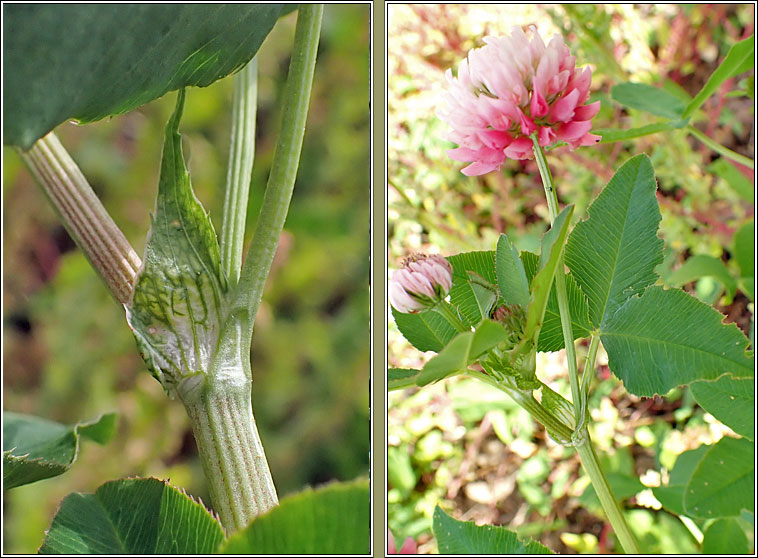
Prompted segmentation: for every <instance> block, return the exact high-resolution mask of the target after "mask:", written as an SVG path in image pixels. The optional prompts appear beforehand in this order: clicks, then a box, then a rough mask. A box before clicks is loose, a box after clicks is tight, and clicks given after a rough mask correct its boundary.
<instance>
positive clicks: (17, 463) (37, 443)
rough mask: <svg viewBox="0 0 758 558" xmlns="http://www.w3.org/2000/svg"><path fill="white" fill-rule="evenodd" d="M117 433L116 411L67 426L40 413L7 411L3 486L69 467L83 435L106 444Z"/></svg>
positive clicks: (29, 480)
mask: <svg viewBox="0 0 758 558" xmlns="http://www.w3.org/2000/svg"><path fill="white" fill-rule="evenodd" d="M115 433H116V414H115V413H106V414H104V415H102V416H101V417H100V418H98V419H97V420H94V421H91V422H80V423H78V424H75V425H73V426H67V425H65V424H60V423H57V422H53V421H50V420H47V419H43V418H40V417H35V416H31V415H21V414H18V413H12V412H5V413H3V488H4V489H6V490H7V489H9V488H14V487H16V486H21V485H24V484H29V483H31V482H36V481H38V480H42V479H48V478H51V477H55V476H58V475H60V474H62V473H65V472H66V471H68V469H69V468H71V465H72V464H73V463H74V461H75V460H76V456H77V454H78V453H79V440H80V438H81V437H82V436H83V437H85V438H89V439H90V440H93V441H95V442H97V443H98V444H106V443H108V442H109V441H110V439H111V438H113V435H114V434H115Z"/></svg>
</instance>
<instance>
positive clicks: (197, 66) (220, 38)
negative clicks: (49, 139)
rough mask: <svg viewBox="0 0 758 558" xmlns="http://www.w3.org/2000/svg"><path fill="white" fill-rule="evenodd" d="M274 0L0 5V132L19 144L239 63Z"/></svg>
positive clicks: (279, 8)
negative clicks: (0, 53) (0, 52)
mask: <svg viewBox="0 0 758 558" xmlns="http://www.w3.org/2000/svg"><path fill="white" fill-rule="evenodd" d="M283 11H286V8H285V7H283V5H282V4H229V5H223V4H221V5H213V4H173V5H168V4H151V3H148V4H79V5H77V4H69V5H62V4H61V5H54V4H45V5H42V4H31V3H27V4H15V5H5V6H3V38H4V39H3V45H4V59H3V78H4V89H3V133H4V137H3V140H4V141H5V142H6V143H9V144H13V145H18V146H20V147H22V148H23V149H28V148H29V147H31V145H32V144H33V143H34V141H36V140H37V139H38V138H40V137H42V136H44V135H45V134H47V133H48V132H49V131H50V130H52V129H53V128H55V127H56V126H57V125H58V124H60V123H61V122H64V121H66V120H69V119H76V120H78V121H80V122H94V121H96V120H100V119H101V118H105V117H107V116H110V115H114V114H122V113H125V112H128V111H130V110H132V109H134V108H136V107H138V106H140V105H142V104H144V103H147V102H149V101H152V100H153V99H156V98H158V97H161V96H162V95H164V94H165V93H166V92H167V91H173V90H176V89H180V88H182V87H185V86H189V85H197V86H201V87H204V86H207V85H210V84H211V83H213V82H214V81H216V80H217V79H219V78H222V77H224V76H226V75H228V74H231V73H233V72H235V71H236V70H238V69H239V68H241V67H242V66H243V65H244V64H246V63H247V62H248V61H249V60H250V59H251V58H252V57H253V56H254V55H255V53H256V52H257V51H258V48H259V47H260V45H261V43H262V42H263V40H264V39H265V38H266V36H267V35H268V33H269V31H270V30H271V28H272V27H273V26H274V24H275V23H276V20H277V18H278V17H279V16H280V14H281V13H283Z"/></svg>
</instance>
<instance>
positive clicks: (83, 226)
mask: <svg viewBox="0 0 758 558" xmlns="http://www.w3.org/2000/svg"><path fill="white" fill-rule="evenodd" d="M18 153H19V155H20V157H21V159H22V161H23V162H24V163H25V164H26V166H27V167H28V168H29V171H30V172H31V173H32V176H34V178H35V179H36V180H37V182H38V183H39V185H40V186H41V187H42V190H43V192H44V193H45V195H46V196H47V199H48V200H50V203H51V204H52V206H53V208H54V209H55V211H56V213H57V214H58V216H59V217H60V219H61V221H62V222H63V225H64V226H65V227H66V230H67V231H68V233H69V234H70V235H71V238H72V239H73V240H74V242H76V244H77V245H78V246H79V248H81V250H82V251H83V252H84V255H85V256H86V257H87V259H88V260H89V261H90V263H91V264H92V267H94V268H95V270H96V271H97V272H98V273H99V274H100V277H101V278H102V279H103V281H104V282H105V284H106V286H107V287H108V289H109V290H110V292H111V294H112V295H113V296H114V297H115V298H116V300H118V301H119V302H120V303H121V304H127V303H128V302H129V300H130V299H131V295H132V289H133V288H134V282H135V280H136V277H137V271H138V270H139V268H140V266H141V265H142V264H141V261H140V257H139V256H138V255H137V252H135V251H134V248H132V246H131V244H130V243H129V241H128V240H127V239H126V237H125V236H124V234H123V233H122V232H121V229H119V228H118V225H116V223H115V222H114V221H113V219H112V218H111V216H110V215H109V214H108V212H107V211H106V209H105V207H103V204H102V203H101V202H100V199H99V198H98V197H97V195H96V194H95V192H94V191H93V190H92V187H91V186H90V185H89V182H87V179H86V178H85V177H84V174H82V171H81V170H80V169H79V167H78V166H77V164H76V163H75V162H74V160H73V159H72V158H71V156H70V155H69V154H68V152H67V151H66V149H65V148H64V147H63V145H62V144H61V142H60V141H59V140H58V138H57V137H56V135H55V134H54V133H53V132H50V133H49V134H47V135H46V136H45V137H43V138H41V139H39V140H37V141H36V142H35V143H34V145H33V146H32V147H31V148H30V149H29V150H28V151H22V150H20V149H19V150H18Z"/></svg>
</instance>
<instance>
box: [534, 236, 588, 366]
mask: <svg viewBox="0 0 758 558" xmlns="http://www.w3.org/2000/svg"><path fill="white" fill-rule="evenodd" d="M521 261H522V262H523V263H524V270H525V271H526V276H527V279H529V281H531V280H532V279H533V278H534V275H535V274H536V273H537V263H538V261H539V256H538V255H537V254H532V253H531V252H527V251H524V252H521ZM566 294H567V296H568V303H569V310H570V311H571V330H572V332H573V334H574V339H578V338H580V337H589V336H590V331H591V329H592V325H591V324H590V319H589V317H588V309H587V297H585V296H584V293H582V290H581V289H580V288H579V285H577V284H576V280H575V279H574V276H573V274H571V273H567V274H566ZM562 348H563V329H562V328H561V315H560V312H559V311H558V295H557V294H556V292H555V284H553V287H552V288H551V289H550V296H549V297H548V301H547V308H546V309H545V318H544V320H543V322H542V329H541V330H540V336H539V339H538V342H537V350H538V351H559V350H561V349H562Z"/></svg>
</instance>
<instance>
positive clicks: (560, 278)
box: [531, 134, 639, 554]
mask: <svg viewBox="0 0 758 558" xmlns="http://www.w3.org/2000/svg"><path fill="white" fill-rule="evenodd" d="M531 138H532V143H533V145H534V156H535V160H536V161H537V167H538V168H539V171H540V176H541V177H542V185H543V186H544V188H545V196H546V198H547V205H548V209H549V212H550V222H551V224H552V223H553V221H555V218H556V217H557V216H558V194H557V192H556V191H555V186H554V184H553V177H552V176H551V174H550V168H549V167H548V165H547V160H546V159H545V153H544V151H543V150H542V147H541V146H540V144H539V142H538V140H537V136H536V134H534V135H532V136H531ZM564 268H565V265H564V262H563V255H561V259H560V262H559V264H558V271H557V273H556V274H555V291H556V295H557V298H558V310H559V312H560V315H561V328H562V330H563V341H564V345H565V347H566V359H567V360H568V369H569V383H570V384H571V399H572V402H573V404H574V416H575V418H576V424H577V425H578V427H577V429H576V430H575V431H574V434H573V436H572V441H573V445H574V447H575V448H576V451H577V453H578V454H579V458H580V459H581V461H582V465H583V466H584V469H585V471H587V475H588V476H589V477H590V481H591V482H592V486H593V488H594V489H595V492H596V493H597V495H598V498H599V500H600V504H601V505H602V507H603V511H605V514H606V516H607V517H608V521H610V523H611V526H612V527H613V530H614V532H615V533H616V536H617V537H618V539H619V542H620V543H621V546H622V547H623V549H624V552H626V553H627V554H639V549H638V547H637V542H636V541H635V540H634V537H633V536H632V533H631V531H630V530H629V526H628V525H627V523H626V520H625V519H624V515H623V514H622V512H621V507H620V506H619V503H618V501H617V500H616V498H615V497H614V496H613V493H612V492H611V487H610V485H609V484H608V480H607V479H606V477H605V474H604V473H603V470H602V469H601V468H600V462H599V461H598V459H597V455H596V454H595V450H594V448H593V447H592V442H591V441H590V436H589V432H588V431H587V425H586V424H584V417H585V410H586V398H587V393H585V392H583V391H582V389H581V388H580V386H579V374H578V371H577V367H576V351H575V349H574V336H573V332H572V329H571V314H570V312H569V305H568V296H567V294H566V282H565V281H566V280H565V275H564V271H563V270H564ZM588 372H589V370H585V374H587V373H588Z"/></svg>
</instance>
